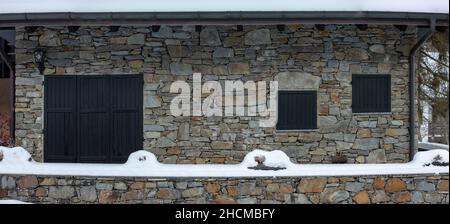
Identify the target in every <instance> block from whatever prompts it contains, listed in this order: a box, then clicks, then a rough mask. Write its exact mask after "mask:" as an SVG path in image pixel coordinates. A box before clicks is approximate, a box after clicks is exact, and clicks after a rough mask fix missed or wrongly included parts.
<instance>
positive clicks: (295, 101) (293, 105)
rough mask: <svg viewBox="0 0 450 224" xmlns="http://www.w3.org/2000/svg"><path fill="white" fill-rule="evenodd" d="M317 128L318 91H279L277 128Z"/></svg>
mask: <svg viewBox="0 0 450 224" xmlns="http://www.w3.org/2000/svg"><path fill="white" fill-rule="evenodd" d="M316 128H317V92H316V91H279V92H278V122H277V130H305V129H316Z"/></svg>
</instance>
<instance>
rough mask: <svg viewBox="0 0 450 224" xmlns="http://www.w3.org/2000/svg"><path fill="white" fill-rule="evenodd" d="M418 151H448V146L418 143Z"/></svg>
mask: <svg viewBox="0 0 450 224" xmlns="http://www.w3.org/2000/svg"><path fill="white" fill-rule="evenodd" d="M419 149H423V150H434V149H445V150H447V151H448V145H444V144H439V143H432V142H419Z"/></svg>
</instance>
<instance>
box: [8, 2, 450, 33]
mask: <svg viewBox="0 0 450 224" xmlns="http://www.w3.org/2000/svg"><path fill="white" fill-rule="evenodd" d="M448 12H449V4H448V1H447V0H433V1H423V0H376V1H374V0H339V1H336V0H314V1H311V0H258V1H256V0H255V1H250V0H247V1H245V0H226V1H215V0H163V1H161V0H128V1H123V0H96V1H92V0H77V1H73V0H72V1H70V0H40V1H36V0H14V1H11V0H0V27H6V26H37V25H161V24H172V25H176V24H177V25H183V24H192V25H211V24H217V25H247V24H298V23H301V24H393V25H418V26H422V25H423V26H427V25H429V24H430V21H431V20H435V21H436V25H437V26H448V20H449V19H448Z"/></svg>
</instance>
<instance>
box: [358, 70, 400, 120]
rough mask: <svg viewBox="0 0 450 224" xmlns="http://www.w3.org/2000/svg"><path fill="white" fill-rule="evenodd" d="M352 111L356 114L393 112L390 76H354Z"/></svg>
mask: <svg viewBox="0 0 450 224" xmlns="http://www.w3.org/2000/svg"><path fill="white" fill-rule="evenodd" d="M352 100H353V102H352V110H353V112H354V113H382V112H390V111H391V76H390V75H353V77H352Z"/></svg>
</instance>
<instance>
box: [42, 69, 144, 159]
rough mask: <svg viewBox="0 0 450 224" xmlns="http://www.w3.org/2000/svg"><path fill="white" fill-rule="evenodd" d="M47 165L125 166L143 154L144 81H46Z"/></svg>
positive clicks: (51, 78)
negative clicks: (132, 157) (136, 153)
mask: <svg viewBox="0 0 450 224" xmlns="http://www.w3.org/2000/svg"><path fill="white" fill-rule="evenodd" d="M44 94H45V102H44V104H45V111H44V113H45V118H44V119H45V120H44V130H45V131H44V139H45V140H44V160H45V161H46V162H80V163H88V162H89V163H122V162H125V161H126V160H127V158H128V156H129V154H130V153H131V152H134V151H136V150H140V149H142V139H143V137H142V134H143V130H142V126H143V122H142V96H143V91H142V77H141V76H139V75H111V76H107V75H101V76H100V75H99V76H94V75H89V76H68V75H61V76H46V77H45V93H44Z"/></svg>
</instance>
